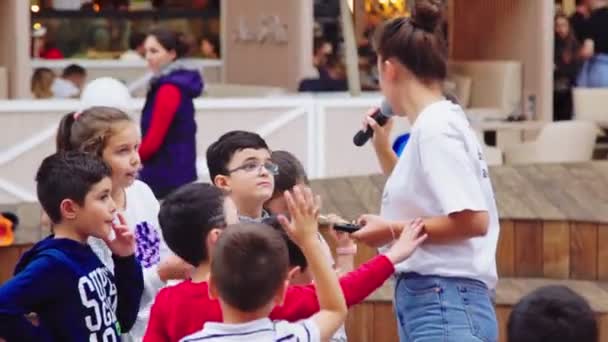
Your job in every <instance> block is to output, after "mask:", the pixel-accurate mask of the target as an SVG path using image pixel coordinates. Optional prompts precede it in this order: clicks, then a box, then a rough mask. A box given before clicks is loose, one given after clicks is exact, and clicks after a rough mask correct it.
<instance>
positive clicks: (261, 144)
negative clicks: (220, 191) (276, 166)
mask: <svg viewBox="0 0 608 342" xmlns="http://www.w3.org/2000/svg"><path fill="white" fill-rule="evenodd" d="M246 148H252V149H255V150H261V149H265V150H270V149H269V148H268V145H267V144H266V141H264V139H262V137H261V136H259V135H258V134H256V133H252V132H246V131H231V132H228V133H226V134H224V135H222V136H221V137H220V138H219V139H218V140H217V141H216V142H214V143H213V144H211V146H209V148H207V168H208V169H209V175H210V176H211V180H212V181H213V179H215V177H216V176H217V175H227V174H228V164H229V163H230V160H231V159H232V156H234V154H235V153H236V152H238V151H240V150H244V149H246Z"/></svg>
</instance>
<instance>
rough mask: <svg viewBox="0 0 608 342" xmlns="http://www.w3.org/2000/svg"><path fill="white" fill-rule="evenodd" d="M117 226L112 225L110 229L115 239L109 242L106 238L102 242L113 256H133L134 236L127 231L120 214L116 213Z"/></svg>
mask: <svg viewBox="0 0 608 342" xmlns="http://www.w3.org/2000/svg"><path fill="white" fill-rule="evenodd" d="M117 215H118V222H119V223H118V224H113V225H112V229H113V230H114V233H115V235H116V237H115V238H114V239H112V240H110V237H106V238H105V239H104V241H105V242H106V244H107V245H108V248H110V250H111V251H112V253H113V254H115V255H117V256H119V257H126V256H130V255H133V254H135V235H134V234H133V232H132V231H131V230H130V229H129V226H128V225H127V221H126V220H125V218H124V216H122V214H120V213H118V214H117Z"/></svg>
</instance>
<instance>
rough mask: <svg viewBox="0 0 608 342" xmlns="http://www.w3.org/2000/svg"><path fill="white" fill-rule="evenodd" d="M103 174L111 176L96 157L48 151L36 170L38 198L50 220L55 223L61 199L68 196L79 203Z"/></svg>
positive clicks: (59, 215) (101, 161)
mask: <svg viewBox="0 0 608 342" xmlns="http://www.w3.org/2000/svg"><path fill="white" fill-rule="evenodd" d="M105 177H111V171H110V168H109V167H108V165H107V164H106V163H104V162H103V160H101V159H100V158H97V157H95V156H92V155H90V154H87V153H83V152H78V151H72V152H59V153H55V154H52V155H50V156H48V157H46V158H44V160H43V161H42V164H40V167H39V168H38V172H37V173H36V193H37V195H38V201H39V202H40V205H41V206H42V208H43V209H44V211H45V212H46V214H47V215H48V216H49V218H50V219H51V221H52V222H53V223H59V222H60V221H61V219H62V217H61V210H60V208H59V207H60V205H61V202H62V201H63V200H66V199H71V200H72V201H75V202H76V203H78V204H79V205H83V204H84V199H85V197H86V195H87V193H88V192H89V191H90V190H91V188H92V187H93V185H95V184H97V183H99V182H100V181H101V180H102V179H104V178H105Z"/></svg>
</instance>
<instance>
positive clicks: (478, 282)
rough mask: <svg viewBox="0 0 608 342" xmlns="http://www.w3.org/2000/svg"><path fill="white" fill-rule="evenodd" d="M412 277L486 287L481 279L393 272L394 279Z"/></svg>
mask: <svg viewBox="0 0 608 342" xmlns="http://www.w3.org/2000/svg"><path fill="white" fill-rule="evenodd" d="M414 278H425V279H436V280H437V281H438V282H441V281H445V282H460V283H467V284H470V285H474V286H480V287H483V288H484V289H486V290H487V289H488V286H487V285H486V283H484V282H483V281H481V280H477V279H472V278H462V277H444V276H438V275H423V274H420V273H416V272H405V273H396V274H395V279H396V280H399V279H403V280H407V279H414Z"/></svg>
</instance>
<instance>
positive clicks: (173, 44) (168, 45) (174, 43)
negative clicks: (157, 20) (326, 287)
mask: <svg viewBox="0 0 608 342" xmlns="http://www.w3.org/2000/svg"><path fill="white" fill-rule="evenodd" d="M149 36H153V37H154V38H156V40H157V41H158V43H159V44H160V45H161V46H162V47H163V48H164V49H165V50H167V51H175V59H178V58H181V57H184V56H185V55H186V53H188V49H189V46H188V44H186V42H185V39H184V34H183V33H180V32H173V31H170V30H167V29H164V28H155V29H153V30H151V31H150V32H149V33H148V37H149Z"/></svg>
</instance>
